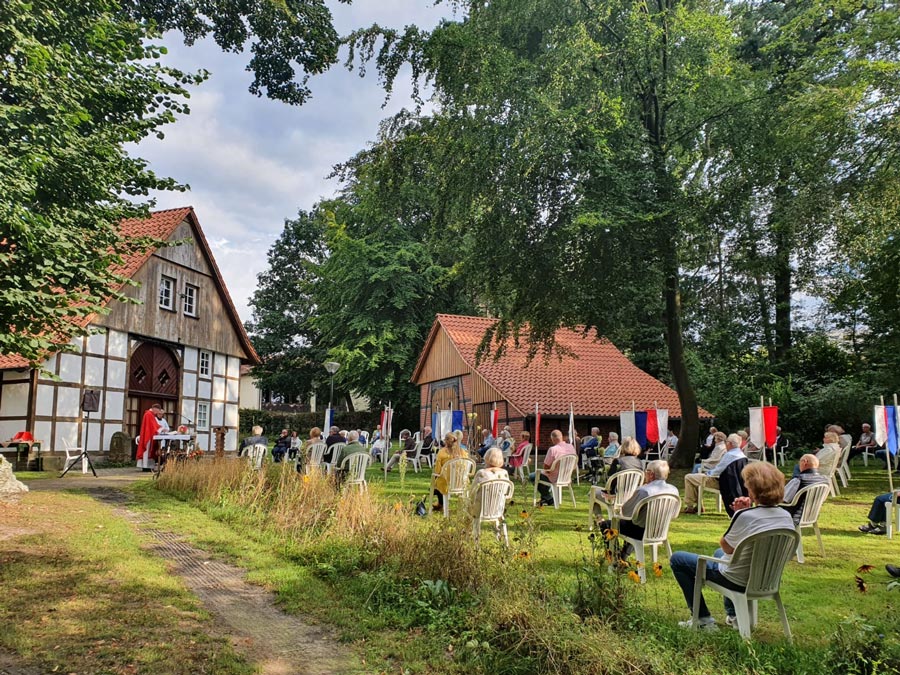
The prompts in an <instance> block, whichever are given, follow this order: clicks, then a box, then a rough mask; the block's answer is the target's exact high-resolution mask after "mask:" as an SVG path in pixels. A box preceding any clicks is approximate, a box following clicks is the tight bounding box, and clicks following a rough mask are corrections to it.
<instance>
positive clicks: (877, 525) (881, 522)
mask: <svg viewBox="0 0 900 675" xmlns="http://www.w3.org/2000/svg"><path fill="white" fill-rule="evenodd" d="M898 493H900V490H895V491H894V492H886V493H884V494H883V495H878V496H877V497H875V500H874V501H873V502H872V507H871V508H870V509H869V522H867V523H866V524H865V525H860V526H859V531H860V532H865V533H866V534H887V505H888V504H889V503H890V501H891V500H892V499H893V498H894V495H895V494H898Z"/></svg>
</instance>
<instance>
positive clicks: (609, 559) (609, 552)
mask: <svg viewBox="0 0 900 675" xmlns="http://www.w3.org/2000/svg"><path fill="white" fill-rule="evenodd" d="M606 562H608V563H611V562H612V551H610V550H609V549H607V551H606Z"/></svg>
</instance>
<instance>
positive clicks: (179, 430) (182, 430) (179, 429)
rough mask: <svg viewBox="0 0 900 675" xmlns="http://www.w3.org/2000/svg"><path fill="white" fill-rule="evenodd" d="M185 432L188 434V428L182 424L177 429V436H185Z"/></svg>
mask: <svg viewBox="0 0 900 675" xmlns="http://www.w3.org/2000/svg"><path fill="white" fill-rule="evenodd" d="M187 432H188V428H187V427H186V426H185V425H184V424H182V425H180V426H179V427H178V433H179V434H186V433H187Z"/></svg>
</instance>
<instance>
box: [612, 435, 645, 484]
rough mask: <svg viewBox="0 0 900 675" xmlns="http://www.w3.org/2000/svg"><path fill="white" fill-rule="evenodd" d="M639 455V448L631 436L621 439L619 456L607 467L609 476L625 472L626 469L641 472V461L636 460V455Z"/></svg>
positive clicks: (642, 467) (642, 468) (642, 466)
mask: <svg viewBox="0 0 900 675" xmlns="http://www.w3.org/2000/svg"><path fill="white" fill-rule="evenodd" d="M640 454H641V446H640V445H638V442H637V441H636V440H634V439H633V438H632V437H631V436H626V437H625V438H623V439H622V448H621V450H620V452H619V456H618V457H616V458H615V459H614V460H613V461H612V464H611V465H610V467H609V475H610V476H612V475H613V474H614V473H617V472H619V471H626V470H628V469H637V470H638V471H643V470H644V465H643V464H641V460H639V459H638V455H640Z"/></svg>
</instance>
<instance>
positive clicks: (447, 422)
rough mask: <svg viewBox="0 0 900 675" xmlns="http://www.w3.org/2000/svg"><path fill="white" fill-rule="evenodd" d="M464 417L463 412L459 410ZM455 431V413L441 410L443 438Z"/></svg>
mask: <svg viewBox="0 0 900 675" xmlns="http://www.w3.org/2000/svg"><path fill="white" fill-rule="evenodd" d="M456 412H458V413H459V414H460V415H462V410H457V411H456ZM451 431H453V411H452V410H441V438H443V437H444V436H446V435H447V434H449V433H450V432H451Z"/></svg>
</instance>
